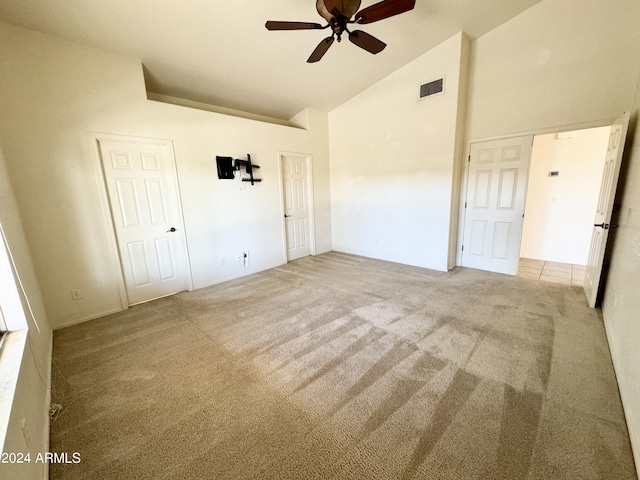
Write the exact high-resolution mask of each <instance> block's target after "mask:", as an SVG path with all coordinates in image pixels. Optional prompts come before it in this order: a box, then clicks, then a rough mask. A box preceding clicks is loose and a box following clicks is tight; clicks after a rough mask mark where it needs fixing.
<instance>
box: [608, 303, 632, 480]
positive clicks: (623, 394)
mask: <svg viewBox="0 0 640 480" xmlns="http://www.w3.org/2000/svg"><path fill="white" fill-rule="evenodd" d="M602 319H603V324H604V331H605V333H606V335H607V343H608V344H609V351H610V352H611V361H612V363H613V370H614V372H615V375H616V381H617V383H618V391H619V392H620V400H621V401H622V409H623V410H624V418H625V420H626V422H627V430H628V431H629V441H630V442H631V451H632V452H633V460H634V462H635V464H636V474H637V475H638V480H640V438H639V437H638V435H639V434H640V432H636V431H635V430H634V427H633V422H631V421H629V417H630V415H629V414H630V413H631V409H630V408H629V407H628V406H629V405H630V403H629V400H628V397H627V392H629V391H630V389H627V386H626V384H625V382H624V380H623V378H624V377H623V376H620V375H619V368H618V365H619V363H620V361H619V359H618V352H617V350H616V347H615V344H614V343H613V341H612V340H611V334H610V328H608V322H607V317H606V316H605V314H604V310H602Z"/></svg>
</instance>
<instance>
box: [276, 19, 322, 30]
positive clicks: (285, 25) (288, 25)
mask: <svg viewBox="0 0 640 480" xmlns="http://www.w3.org/2000/svg"><path fill="white" fill-rule="evenodd" d="M264 26H265V27H267V30H313V29H316V28H322V25H320V24H319V23H310V22H274V21H272V20H269V21H268V22H267V23H265V25H264Z"/></svg>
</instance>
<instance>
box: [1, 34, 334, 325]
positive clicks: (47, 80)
mask: <svg viewBox="0 0 640 480" xmlns="http://www.w3.org/2000/svg"><path fill="white" fill-rule="evenodd" d="M0 45H2V47H3V48H2V50H0V77H1V78H2V79H3V81H2V86H1V88H0V111H2V116H1V118H0V140H1V141H2V143H3V145H4V151H5V157H6V161H7V166H8V170H9V173H10V175H11V178H12V182H13V184H14V188H15V193H16V197H17V199H18V204H19V205H20V210H21V213H22V216H23V219H24V225H25V232H26V236H27V240H28V243H29V247H30V249H31V253H32V258H33V263H34V266H35V269H36V271H37V272H38V276H39V280H40V286H41V290H42V295H43V298H44V302H45V305H46V309H47V312H48V314H49V320H50V322H51V325H52V326H53V327H54V328H57V327H60V326H63V325H68V324H71V323H75V322H77V321H81V320H84V319H88V318H92V317H97V316H101V315H104V314H105V313H108V312H113V311H117V310H119V309H120V308H121V307H120V296H119V289H118V286H119V282H120V281H121V274H120V270H119V267H118V258H117V255H116V249H115V243H114V242H115V240H114V237H113V234H112V229H111V223H110V217H109V210H108V207H107V202H106V194H105V191H104V184H103V181H102V175H101V170H100V162H99V157H98V152H97V148H96V145H95V137H96V133H95V132H100V133H108V134H122V135H130V136H138V137H147V138H163V139H171V140H173V142H174V148H175V155H176V161H177V169H178V177H179V182H180V188H181V192H182V195H183V209H184V217H185V222H186V225H185V227H186V232H187V241H188V248H189V254H190V259H191V267H192V273H193V282H194V286H195V288H201V287H204V286H207V285H212V284H215V283H218V282H222V281H225V280H228V279H231V278H235V277H238V276H241V275H246V274H249V273H253V272H256V271H259V270H263V269H267V268H271V267H274V266H277V265H279V264H282V263H284V262H285V261H286V260H285V249H284V236H283V230H282V221H283V217H282V210H281V205H280V185H279V175H280V173H279V171H278V152H279V151H289V152H300V153H306V154H310V155H312V156H313V165H314V171H313V173H314V180H315V185H314V191H315V215H316V233H317V238H316V245H317V250H318V253H321V252H325V251H328V250H330V249H331V213H330V196H329V152H328V120H327V114H325V113H322V112H318V111H309V112H307V114H308V117H309V129H308V130H305V129H300V128H292V127H287V126H281V125H273V124H268V123H261V122H258V121H253V120H248V119H243V118H237V117H231V116H225V115H221V114H218V113H212V112H207V111H201V110H196V109H191V108H186V107H181V106H176V105H169V104H165V103H160V102H153V101H148V100H147V98H146V93H145V88H144V80H143V75H142V67H141V65H140V62H139V61H138V60H134V59H129V58H124V57H121V56H117V55H113V54H109V53H107V52H104V51H101V50H96V49H92V48H88V47H84V46H80V45H77V44H74V43H70V42H66V41H63V40H59V39H55V38H52V37H48V36H45V35H41V34H37V33H34V32H30V31H28V30H24V29H21V28H18V27H14V26H10V25H7V24H0ZM247 153H250V154H251V157H252V159H253V160H254V161H255V162H256V163H257V164H259V165H260V166H261V167H262V168H261V170H260V175H261V177H262V178H263V182H262V183H260V184H258V185H256V186H253V187H251V186H249V187H247V188H246V189H245V190H240V189H239V184H238V183H237V182H233V181H229V180H218V178H217V173H216V163H215V157H216V155H228V156H233V157H235V158H244V157H245V156H246V154H247ZM247 249H248V250H250V251H251V266H250V268H244V267H242V266H240V265H239V264H238V263H237V262H235V256H236V255H237V254H238V253H239V252H241V251H243V250H247ZM223 257H224V258H225V259H226V262H225V263H226V264H225V265H224V266H220V265H219V260H220V258H223ZM74 288H75V289H80V290H81V291H82V295H83V298H82V299H81V300H76V301H74V300H72V299H71V295H70V290H71V289H74Z"/></svg>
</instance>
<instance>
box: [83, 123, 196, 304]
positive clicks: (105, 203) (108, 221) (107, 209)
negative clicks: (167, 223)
mask: <svg viewBox="0 0 640 480" xmlns="http://www.w3.org/2000/svg"><path fill="white" fill-rule="evenodd" d="M89 139H90V142H91V143H92V148H93V150H94V152H95V155H96V162H97V172H98V178H97V180H98V185H99V186H100V189H99V191H100V204H101V207H102V208H101V210H102V212H103V214H104V215H103V218H104V221H105V228H106V230H107V232H108V233H109V237H110V240H111V241H110V243H111V253H112V258H114V259H115V260H116V261H115V262H114V264H113V267H114V272H117V273H116V277H117V279H118V293H119V294H120V305H121V307H122V310H127V309H129V297H128V295H127V288H126V282H125V275H124V269H123V266H122V258H121V257H120V250H119V248H118V235H117V232H116V228H115V225H114V220H113V213H112V211H111V203H110V202H109V192H108V190H107V181H106V177H105V174H104V170H103V166H102V157H101V155H100V141H112V142H122V143H137V144H139V143H147V144H153V145H161V146H167V147H168V148H167V151H168V152H169V161H170V164H171V172H172V174H173V175H174V177H175V181H176V189H177V194H178V203H179V205H178V221H177V222H176V224H177V225H179V226H180V228H179V232H180V234H179V235H180V236H181V237H182V241H183V242H184V246H185V255H186V257H185V266H184V268H185V270H184V272H183V274H184V277H185V280H186V284H187V290H188V291H191V290H193V277H192V274H191V260H190V256H189V244H188V243H187V236H186V229H185V225H184V215H183V208H182V194H181V192H180V179H179V177H178V169H177V165H176V157H175V150H174V147H173V140H168V139H161V138H148V137H134V136H131V135H119V134H110V133H96V132H90V133H89ZM176 233H177V232H176Z"/></svg>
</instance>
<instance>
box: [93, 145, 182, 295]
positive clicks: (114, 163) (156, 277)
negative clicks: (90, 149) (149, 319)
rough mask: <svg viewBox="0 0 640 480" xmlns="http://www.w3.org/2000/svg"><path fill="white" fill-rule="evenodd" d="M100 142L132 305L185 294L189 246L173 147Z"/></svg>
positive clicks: (119, 247)
mask: <svg viewBox="0 0 640 480" xmlns="http://www.w3.org/2000/svg"><path fill="white" fill-rule="evenodd" d="M98 143H99V148H100V155H101V159H102V167H103V171H104V177H105V182H106V186H107V192H108V195H109V202H110V206H111V215H112V218H113V224H114V228H115V232H116V237H117V241H118V250H119V253H120V262H121V265H122V270H123V275H124V279H125V287H126V291H127V297H128V303H129V305H134V304H137V303H142V302H146V301H149V300H153V299H155V298H159V297H163V296H167V295H171V294H173V293H177V292H180V291H183V290H186V289H187V268H188V267H187V254H186V242H185V236H184V233H183V223H182V210H181V205H180V196H179V193H178V183H177V176H176V170H175V162H174V159H173V154H172V145H171V143H170V142H164V143H144V142H142V141H140V142H134V141H131V142H130V141H113V140H99V141H98Z"/></svg>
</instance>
